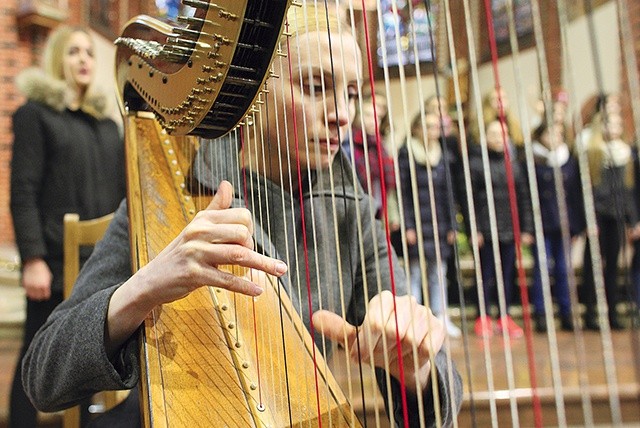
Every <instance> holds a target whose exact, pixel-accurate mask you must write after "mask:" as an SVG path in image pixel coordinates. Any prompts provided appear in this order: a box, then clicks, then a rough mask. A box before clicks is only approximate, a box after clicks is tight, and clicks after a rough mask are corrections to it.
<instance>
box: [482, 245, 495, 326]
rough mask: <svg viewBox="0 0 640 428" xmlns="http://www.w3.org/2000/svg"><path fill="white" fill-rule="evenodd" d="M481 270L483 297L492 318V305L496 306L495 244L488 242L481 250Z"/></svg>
mask: <svg viewBox="0 0 640 428" xmlns="http://www.w3.org/2000/svg"><path fill="white" fill-rule="evenodd" d="M480 269H481V270H482V271H481V277H482V295H483V297H484V306H485V308H484V309H485V311H486V313H487V315H489V316H491V305H492V304H495V299H494V298H493V296H494V295H495V288H496V266H495V262H494V258H493V244H492V243H491V242H490V241H486V242H485V243H484V245H483V246H482V247H481V248H480ZM480 305H481V303H480V298H478V316H480Z"/></svg>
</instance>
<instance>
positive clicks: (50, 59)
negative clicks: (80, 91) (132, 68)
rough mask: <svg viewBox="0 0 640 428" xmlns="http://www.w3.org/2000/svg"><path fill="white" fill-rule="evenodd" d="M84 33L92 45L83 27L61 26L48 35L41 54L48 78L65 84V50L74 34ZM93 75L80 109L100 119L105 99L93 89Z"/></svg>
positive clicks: (88, 34)
mask: <svg viewBox="0 0 640 428" xmlns="http://www.w3.org/2000/svg"><path fill="white" fill-rule="evenodd" d="M78 32H80V33H84V34H86V35H87V36H88V37H89V40H91V44H92V45H94V41H93V37H92V36H91V33H90V32H89V30H87V29H86V28H84V27H79V26H71V25H62V26H60V27H58V28H56V29H55V30H54V31H53V33H51V34H50V35H49V38H48V39H47V42H46V44H45V47H44V51H43V54H42V63H41V67H42V69H43V70H44V72H45V73H46V74H47V76H49V77H50V78H52V79H54V80H57V81H62V82H66V81H67V80H66V76H65V70H64V56H65V50H66V48H67V45H68V43H69V40H70V39H71V36H72V35H73V34H74V33H78ZM94 81H95V75H94V78H93V79H92V82H91V84H90V85H89V87H88V88H87V90H86V91H85V93H84V95H83V96H82V98H81V99H80V109H81V110H82V111H84V112H85V113H88V114H90V115H92V116H95V117H101V116H103V114H104V111H105V109H106V99H105V97H104V95H103V94H100V93H98V91H97V90H96V88H95V87H94Z"/></svg>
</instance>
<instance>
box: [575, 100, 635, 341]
mask: <svg viewBox="0 0 640 428" xmlns="http://www.w3.org/2000/svg"><path fill="white" fill-rule="evenodd" d="M606 98H607V99H608V97H606ZM600 111H601V112H602V113H599V114H596V116H594V119H593V121H592V123H591V127H590V132H589V135H590V139H589V141H588V143H587V147H586V151H587V159H588V163H589V175H590V178H591V187H592V190H593V202H594V208H595V214H596V222H597V226H598V237H599V239H598V240H599V243H600V258H601V260H602V268H603V275H604V286H605V292H606V293H605V294H606V300H607V305H608V316H609V326H610V327H611V328H612V329H614V330H620V329H622V328H624V325H623V324H622V322H621V321H620V319H619V317H618V312H617V303H618V300H619V296H618V294H619V293H618V257H619V255H620V250H621V248H622V245H623V243H624V242H625V227H626V228H628V230H629V234H630V236H632V237H633V236H637V235H638V233H639V231H640V223H639V222H638V220H639V218H638V212H637V211H636V208H635V204H634V203H633V186H634V174H633V156H632V151H631V146H630V145H629V144H628V143H627V142H626V141H624V140H623V125H622V116H621V115H620V114H619V113H616V111H618V112H619V111H620V109H618V108H617V107H605V108H604V109H601V110H600ZM592 263H593V261H592V256H591V248H590V245H589V241H587V242H586V246H585V254H584V268H583V276H584V278H583V284H584V289H585V294H584V303H585V306H586V310H585V314H584V327H585V328H586V329H588V330H599V329H600V325H599V323H598V312H597V308H596V304H597V302H596V291H595V280H594V277H593V265H592Z"/></svg>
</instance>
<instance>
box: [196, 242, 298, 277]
mask: <svg viewBox="0 0 640 428" xmlns="http://www.w3.org/2000/svg"><path fill="white" fill-rule="evenodd" d="M214 247H215V250H214V251H211V253H210V255H209V260H208V261H207V264H209V265H210V266H214V267H215V266H219V265H238V266H243V267H247V268H252V269H258V270H261V271H263V272H266V273H269V274H271V275H275V276H282V275H284V274H285V272H287V265H286V264H285V263H284V262H283V261H281V260H278V259H274V258H271V257H268V256H265V255H263V254H260V253H257V252H255V251H252V250H249V249H248V248H246V247H243V246H240V245H233V244H214Z"/></svg>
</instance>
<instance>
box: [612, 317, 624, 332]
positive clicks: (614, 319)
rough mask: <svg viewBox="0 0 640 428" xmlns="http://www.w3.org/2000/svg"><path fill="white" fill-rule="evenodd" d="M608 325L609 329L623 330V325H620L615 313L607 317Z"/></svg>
mask: <svg viewBox="0 0 640 428" xmlns="http://www.w3.org/2000/svg"><path fill="white" fill-rule="evenodd" d="M609 327H610V328H611V330H624V325H622V323H621V322H620V319H619V318H618V316H617V315H613V316H610V317H609Z"/></svg>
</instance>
